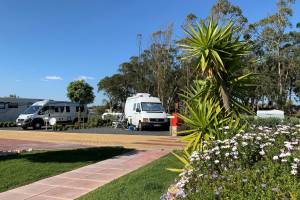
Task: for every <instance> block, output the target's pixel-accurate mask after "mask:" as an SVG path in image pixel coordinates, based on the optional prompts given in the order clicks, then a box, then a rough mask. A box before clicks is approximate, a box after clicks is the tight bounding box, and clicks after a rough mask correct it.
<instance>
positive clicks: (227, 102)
mask: <svg viewBox="0 0 300 200" xmlns="http://www.w3.org/2000/svg"><path fill="white" fill-rule="evenodd" d="M220 89H221V96H222V102H223V106H224V108H225V109H226V111H231V97H230V92H229V91H228V88H227V87H226V85H225V83H224V82H223V81H222V83H221V88H220Z"/></svg>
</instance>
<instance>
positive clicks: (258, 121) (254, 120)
mask: <svg viewBox="0 0 300 200" xmlns="http://www.w3.org/2000/svg"><path fill="white" fill-rule="evenodd" d="M241 120H242V123H247V124H249V125H255V126H268V127H275V126H277V125H280V124H281V125H296V124H300V119H299V118H296V117H286V118H284V119H279V118H272V117H270V118H260V117H254V116H242V118H241Z"/></svg>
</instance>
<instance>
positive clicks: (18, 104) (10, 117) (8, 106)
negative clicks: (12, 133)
mask: <svg viewBox="0 0 300 200" xmlns="http://www.w3.org/2000/svg"><path fill="white" fill-rule="evenodd" d="M41 100H42V99H27V98H19V97H0V121H15V120H16V119H17V117H18V116H19V115H20V114H21V113H22V112H24V110H26V109H27V108H28V107H30V106H31V105H32V104H33V103H35V102H37V101H41Z"/></svg>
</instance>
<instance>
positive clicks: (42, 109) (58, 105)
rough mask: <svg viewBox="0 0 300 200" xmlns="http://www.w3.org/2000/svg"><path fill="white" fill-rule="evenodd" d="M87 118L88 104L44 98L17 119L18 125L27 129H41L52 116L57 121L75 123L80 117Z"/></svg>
mask: <svg viewBox="0 0 300 200" xmlns="http://www.w3.org/2000/svg"><path fill="white" fill-rule="evenodd" d="M79 116H80V118H81V119H82V120H85V121H86V120H87V117H88V109H87V106H86V105H84V106H80V105H79V104H78V103H72V102H67V101H53V100H44V101H38V102H36V103H34V104H32V106H30V107H29V108H28V109H26V110H25V111H24V112H23V113H22V114H21V115H20V116H19V117H18V118H17V120H16V123H17V126H19V127H22V128H23V129H26V128H28V127H33V128H34V129H40V128H41V127H42V126H44V125H45V121H46V120H49V119H51V118H55V119H56V123H63V124H66V123H75V122H76V121H78V117H79Z"/></svg>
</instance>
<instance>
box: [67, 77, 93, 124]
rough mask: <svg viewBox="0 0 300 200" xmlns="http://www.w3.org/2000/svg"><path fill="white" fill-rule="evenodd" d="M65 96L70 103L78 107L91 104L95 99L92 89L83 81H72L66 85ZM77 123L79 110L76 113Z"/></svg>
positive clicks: (79, 116) (79, 118) (79, 114)
mask: <svg viewBox="0 0 300 200" xmlns="http://www.w3.org/2000/svg"><path fill="white" fill-rule="evenodd" d="M67 96H68V98H69V99H70V100H71V101H72V102H76V103H79V104H80V105H84V104H90V103H93V102H94V99H95V95H94V92H93V87H92V86H90V85H89V84H88V83H87V82H85V81H84V80H77V81H72V82H71V83H70V84H69V85H68V88H67ZM78 121H79V122H80V121H81V109H79V112H78Z"/></svg>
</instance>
